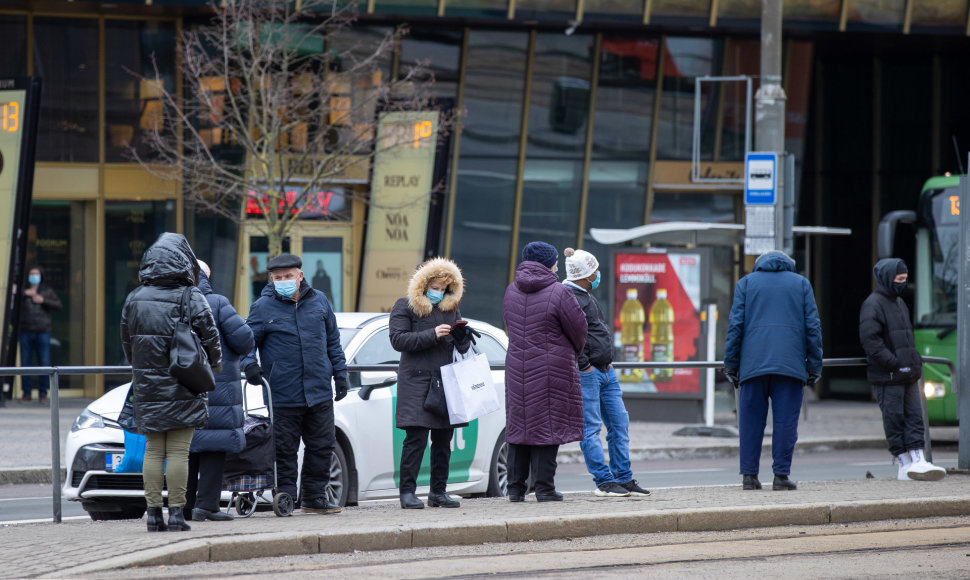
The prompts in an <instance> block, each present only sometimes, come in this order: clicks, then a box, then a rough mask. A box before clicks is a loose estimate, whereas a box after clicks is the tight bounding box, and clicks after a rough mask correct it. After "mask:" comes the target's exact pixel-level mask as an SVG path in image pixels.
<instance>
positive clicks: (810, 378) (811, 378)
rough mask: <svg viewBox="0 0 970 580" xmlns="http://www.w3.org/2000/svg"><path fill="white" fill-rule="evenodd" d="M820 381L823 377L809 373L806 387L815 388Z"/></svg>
mask: <svg viewBox="0 0 970 580" xmlns="http://www.w3.org/2000/svg"><path fill="white" fill-rule="evenodd" d="M820 380H822V376H821V375H819V374H818V373H808V380H807V381H805V386H806V387H813V386H815V383H817V382H819V381H820Z"/></svg>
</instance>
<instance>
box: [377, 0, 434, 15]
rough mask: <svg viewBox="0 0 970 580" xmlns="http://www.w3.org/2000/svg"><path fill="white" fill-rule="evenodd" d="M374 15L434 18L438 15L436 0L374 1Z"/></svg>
mask: <svg viewBox="0 0 970 580" xmlns="http://www.w3.org/2000/svg"><path fill="white" fill-rule="evenodd" d="M374 13H375V14H409V15H430V16H434V15H436V14H438V0H376V1H375V2H374Z"/></svg>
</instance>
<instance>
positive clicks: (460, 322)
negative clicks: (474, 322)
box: [449, 320, 468, 332]
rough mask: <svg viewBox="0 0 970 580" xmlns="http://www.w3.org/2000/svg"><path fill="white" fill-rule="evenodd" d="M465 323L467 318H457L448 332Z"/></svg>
mask: <svg viewBox="0 0 970 580" xmlns="http://www.w3.org/2000/svg"><path fill="white" fill-rule="evenodd" d="M466 324H468V321H467V320H458V321H456V322H455V323H454V324H452V325H451V330H450V331H449V332H454V330H455V329H456V328H458V327H459V326H465V325H466Z"/></svg>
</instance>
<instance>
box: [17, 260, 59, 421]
mask: <svg viewBox="0 0 970 580" xmlns="http://www.w3.org/2000/svg"><path fill="white" fill-rule="evenodd" d="M43 281H44V275H43V272H41V270H40V267H38V266H34V267H32V268H31V269H30V270H28V272H27V287H26V288H24V301H23V309H22V310H21V311H20V329H19V332H18V333H17V334H18V335H19V338H20V365H21V366H25V367H29V366H39V367H49V366H51V312H53V311H55V310H60V309H61V308H62V306H61V299H60V298H58V297H57V293H55V292H54V289H53V288H51V287H50V286H48V285H47V284H44V283H43ZM20 380H21V385H22V390H23V396H22V397H21V399H20V400H21V401H22V402H24V403H29V402H30V401H31V390H32V389H33V382H34V380H35V379H34V377H29V376H24V377H22V378H21V379H20ZM36 380H37V398H38V400H39V401H40V402H41V403H42V404H43V403H46V402H47V391H48V388H49V387H50V377H48V376H47V375H43V376H40V377H37V379H36Z"/></svg>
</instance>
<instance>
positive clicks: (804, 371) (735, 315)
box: [724, 251, 822, 490]
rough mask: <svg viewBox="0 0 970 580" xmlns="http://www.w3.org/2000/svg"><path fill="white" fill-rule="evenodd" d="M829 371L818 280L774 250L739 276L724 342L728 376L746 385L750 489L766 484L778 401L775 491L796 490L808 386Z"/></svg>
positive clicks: (743, 452) (743, 431) (744, 461)
mask: <svg viewBox="0 0 970 580" xmlns="http://www.w3.org/2000/svg"><path fill="white" fill-rule="evenodd" d="M821 373H822V328H821V323H820V322H819V319H818V308H817V307H816V306H815V293H814V292H813V290H812V284H811V283H810V282H809V281H808V280H806V279H805V278H804V277H803V276H800V275H798V274H796V273H795V261H794V260H792V259H791V258H790V257H788V255H787V254H785V253H784V252H779V251H770V252H766V253H764V254H763V255H761V257H759V258H758V259H757V260H756V261H755V263H754V272H752V273H750V274H748V275H747V276H745V277H744V278H741V279H740V280H738V284H737V286H735V288H734V302H733V304H732V305H731V318H730V321H729V323H728V331H727V340H726V343H725V345H724V374H725V376H727V377H728V380H729V381H731V383H732V384H733V385H734V386H735V387H738V386H740V389H741V390H740V392H739V393H738V431H739V435H740V439H741V449H740V460H741V475H742V477H743V480H742V488H743V489H761V482H760V481H758V471H759V467H760V462H761V444H762V442H763V441H764V436H765V424H766V423H767V419H768V404H769V400H770V402H771V411H772V416H773V417H774V426H773V429H772V435H771V455H772V459H773V463H772V471H774V473H775V479H774V481H773V482H772V486H771V487H772V489H774V490H788V489H795V488H796V487H797V486H796V485H795V482H794V481H791V480H790V479H788V475H789V474H790V473H791V459H792V454H793V453H794V451H795V442H796V441H797V440H798V415H799V413H800V412H801V408H802V386H803V385H805V384H815V383H816V382H818V379H819V376H820V375H821Z"/></svg>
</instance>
